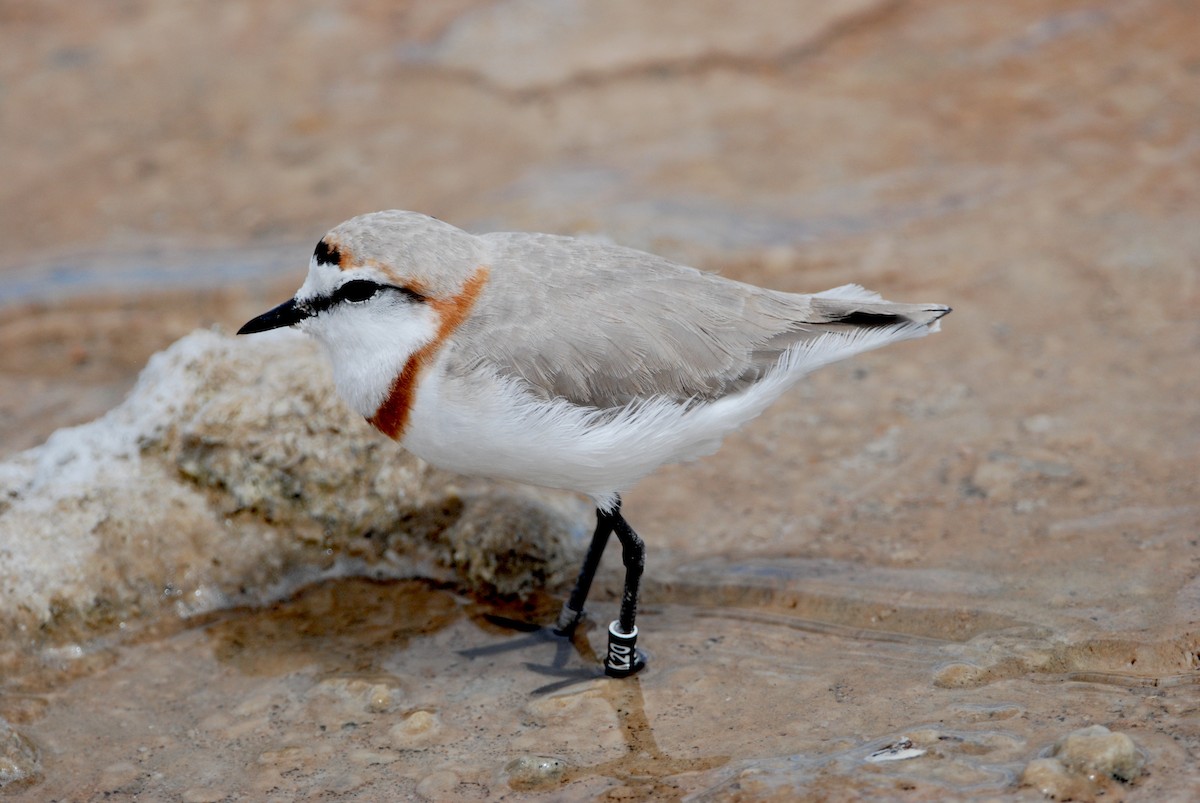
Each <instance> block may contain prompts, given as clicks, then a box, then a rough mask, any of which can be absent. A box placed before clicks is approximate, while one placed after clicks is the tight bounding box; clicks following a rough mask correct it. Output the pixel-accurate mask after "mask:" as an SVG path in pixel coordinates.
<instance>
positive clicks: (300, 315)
mask: <svg viewBox="0 0 1200 803" xmlns="http://www.w3.org/2000/svg"><path fill="white" fill-rule="evenodd" d="M309 315H310V313H309V312H308V310H306V309H305V308H304V307H301V306H300V305H299V304H297V303H296V299H294V298H289V299H288V300H287V301H285V302H283V303H282V304H280V305H279V306H278V307H276V308H275V309H273V310H268V311H267V312H264V313H263V314H262V315H259V316H258V317H257V318H255V319H254V320H252V321H248V322H247V323H246V325H245V326H243V327H242V328H241V329H238V334H239V335H252V334H254V333H255V332H266V331H267V330H268V329H279V328H281V327H284V326H295V325H296V324H298V323H300V321H302V320H304V319H305V318H307V317H309Z"/></svg>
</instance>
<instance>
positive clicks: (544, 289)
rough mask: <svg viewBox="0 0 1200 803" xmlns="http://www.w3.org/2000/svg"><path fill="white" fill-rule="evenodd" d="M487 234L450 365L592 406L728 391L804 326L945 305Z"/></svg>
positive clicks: (831, 326) (582, 243)
mask: <svg viewBox="0 0 1200 803" xmlns="http://www.w3.org/2000/svg"><path fill="white" fill-rule="evenodd" d="M483 239H484V240H485V241H488V242H489V244H490V247H491V248H492V252H493V257H492V260H493V261H492V266H491V275H490V277H489V281H488V284H487V287H486V288H485V290H484V293H483V296H482V297H481V298H480V299H479V302H478V304H477V305H476V307H475V309H474V310H473V313H472V315H471V317H470V319H469V320H468V321H467V322H466V323H464V325H463V326H462V327H461V328H460V329H459V330H458V332H457V333H456V336H455V346H454V351H453V353H452V355H451V360H452V362H451V370H462V371H473V370H476V369H478V368H481V367H485V368H489V369H491V370H494V371H496V372H497V373H499V374H501V375H503V376H508V377H515V378H519V379H522V380H524V381H525V382H527V383H528V384H529V385H530V386H531V387H532V388H533V390H534V391H535V392H537V393H539V394H541V395H543V396H545V397H547V398H555V397H557V398H563V399H567V400H569V401H571V402H574V403H576V404H581V405H586V406H591V407H598V408H610V407H617V406H622V405H625V404H628V403H629V402H631V401H634V400H636V399H644V398H649V397H653V396H665V397H668V398H671V399H674V400H677V401H680V402H684V401H688V400H694V399H715V398H719V397H721V396H724V395H726V394H729V393H734V392H737V391H738V390H740V389H742V388H745V387H746V386H748V385H749V384H752V383H753V382H755V381H757V380H758V379H760V378H761V377H762V376H763V375H764V374H765V373H766V372H767V371H769V370H770V369H771V368H772V367H774V366H775V365H776V364H777V362H778V360H779V357H780V355H781V354H782V353H783V352H784V351H785V350H787V349H788V348H790V347H792V346H794V345H796V344H797V343H799V342H802V341H804V340H806V339H811V338H815V337H817V336H819V335H821V334H823V333H826V332H834V331H846V332H849V331H851V330H853V329H855V328H861V327H868V326H870V327H878V326H889V325H890V326H905V325H907V326H909V327H910V328H911V324H912V323H914V322H918V321H921V322H924V323H932V321H934V320H936V319H937V318H938V317H941V315H942V314H944V312H945V311H946V308H944V307H934V306H932V305H909V304H891V303H889V302H885V301H882V300H881V299H879V297H878V296H876V295H874V294H872V293H868V292H866V291H864V290H862V288H857V287H853V286H851V287H847V288H839V289H838V290H835V291H831V292H830V293H829V294H828V295H826V294H819V295H817V296H808V295H798V294H791V293H779V292H775V291H771V290H765V289H762V288H759V287H755V286H753V285H748V284H743V283H740V282H734V281H731V280H729V279H725V278H722V277H720V276H717V275H715V274H710V273H703V272H701V271H698V270H695V269H694V268H688V267H684V266H682V265H677V264H675V263H672V262H670V261H668V260H665V259H662V258H661V257H657V256H654V255H652V254H647V253H643V252H640V251H635V250H633V249H628V248H622V247H619V246H612V245H605V244H602V243H595V242H590V241H586V240H576V239H572V238H568V237H555V236H551V235H538V234H517V233H506V234H491V235H484V236H483ZM922 316H923V317H922ZM925 319H927V320H925Z"/></svg>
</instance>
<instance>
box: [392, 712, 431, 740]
mask: <svg viewBox="0 0 1200 803" xmlns="http://www.w3.org/2000/svg"><path fill="white" fill-rule="evenodd" d="M441 729H442V720H441V717H439V716H438V715H437V714H435V713H434V712H432V711H414V712H412V713H411V714H409V715H408V716H406V717H405V718H404V719H402V720H400V721H399V722H397V723H396V724H395V725H393V726H392V729H391V730H390V731H389V732H388V735H389V736H390V737H391V740H392V744H393V745H395V746H396V747H399V748H413V747H421V746H423V745H426V744H428V743H429V742H431V741H433V740H434V739H435V738H436V737H437V735H438V733H439V732H440V731H441Z"/></svg>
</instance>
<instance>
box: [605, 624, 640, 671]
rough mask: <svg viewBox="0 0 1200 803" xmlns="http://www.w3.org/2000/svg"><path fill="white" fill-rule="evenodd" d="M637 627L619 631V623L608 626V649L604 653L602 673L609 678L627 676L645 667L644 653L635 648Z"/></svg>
mask: <svg viewBox="0 0 1200 803" xmlns="http://www.w3.org/2000/svg"><path fill="white" fill-rule="evenodd" d="M637 637H638V629H637V626H636V625H634V627H633V630H632V631H630V632H628V633H623V632H621V623H620V622H619V621H613V623H612V624H610V625H609V626H608V651H607V652H606V653H605V655H604V674H606V675H608V676H609V677H610V678H627V677H629V676H630V675H633V674H635V673H637V672H640V671H641V670H642V669H644V668H645V667H646V654H645V653H643V652H642V651H641V650H639V649H638V648H637Z"/></svg>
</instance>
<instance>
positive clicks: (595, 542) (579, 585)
mask: <svg viewBox="0 0 1200 803" xmlns="http://www.w3.org/2000/svg"><path fill="white" fill-rule="evenodd" d="M617 504H618V505H620V501H618V502H617ZM612 531H613V519H612V514H610V513H605V512H604V511H603V510H600V509H599V508H597V509H596V532H595V533H593V534H592V543H591V546H589V547H588V551H587V556H586V557H584V559H583V565H582V566H580V567H579V577H577V578H576V579H575V588H573V589H572V590H571V596H570V597H569V598H568V599H567V601H566V602H565V603H563V607H562V611H560V612H559V614H558V622H557V623H556V624H555V627H554V632H555V633H557V634H558V635H560V636H569V635H571V634H572V633H573V632H575V627H576V626H577V625H578V624H579V622H580V620H581V619H583V605H584V603H585V602H587V596H588V592H589V591H591V590H592V580H594V579H595V577H596V570H597V569H598V568H600V558H601V557H603V556H604V547H606V546H608V536H609V534H611V533H612Z"/></svg>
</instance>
